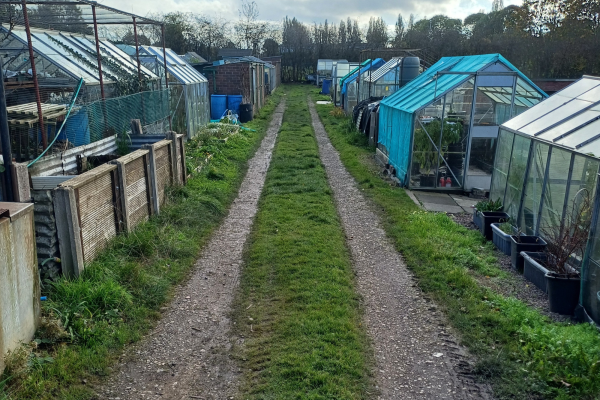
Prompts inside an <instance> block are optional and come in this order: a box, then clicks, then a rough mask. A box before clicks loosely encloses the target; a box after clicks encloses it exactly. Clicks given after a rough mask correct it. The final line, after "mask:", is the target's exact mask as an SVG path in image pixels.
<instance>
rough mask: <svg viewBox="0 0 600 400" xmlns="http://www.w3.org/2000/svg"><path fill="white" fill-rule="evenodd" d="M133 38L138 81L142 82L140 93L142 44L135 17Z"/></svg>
mask: <svg viewBox="0 0 600 400" xmlns="http://www.w3.org/2000/svg"><path fill="white" fill-rule="evenodd" d="M133 36H134V37H135V59H136V61H137V68H138V79H139V81H140V92H141V91H142V66H141V64H140V44H139V42H138V34H137V24H136V22H135V17H133Z"/></svg>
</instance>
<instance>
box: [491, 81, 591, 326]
mask: <svg viewBox="0 0 600 400" xmlns="http://www.w3.org/2000/svg"><path fill="white" fill-rule="evenodd" d="M599 156H600V78H595V77H588V76H585V77H584V78H583V79H581V80H579V81H577V82H575V83H574V84H572V85H570V86H568V87H567V88H565V89H563V90H561V91H560V92H558V93H556V94H555V95H553V96H552V97H550V98H548V100H545V101H543V102H542V103H540V104H539V105H537V106H536V107H533V108H531V109H530V110H528V111H526V112H524V113H523V114H521V115H519V116H517V117H515V118H513V119H511V120H510V121H508V122H506V123H505V124H503V125H502V126H501V127H500V135H499V138H498V149H497V152H496V160H495V163H494V174H493V179H492V188H491V192H490V198H492V199H498V198H500V199H501V200H503V204H504V209H505V210H506V212H507V213H508V214H509V215H510V216H511V219H512V220H513V221H514V222H513V225H515V226H518V227H519V228H520V229H521V231H522V232H524V233H525V234H529V235H542V236H543V231H544V229H545V228H548V227H553V226H559V225H560V223H561V221H563V220H564V219H565V216H566V215H567V213H568V212H569V211H568V209H569V207H571V205H572V204H573V203H574V202H575V203H577V202H580V201H581V196H580V195H581V193H589V195H590V196H591V199H592V204H593V207H592V210H591V218H592V228H591V231H590V233H589V239H588V243H587V249H586V252H585V256H584V260H583V263H581V278H582V279H581V282H582V288H581V298H580V304H581V305H582V310H584V311H585V314H587V316H588V317H591V319H593V320H594V321H595V322H596V323H600V239H599V238H598V237H597V235H596V233H597V232H598V228H599V226H598V224H599V223H600V219H599V218H598V214H599V211H600V196H597V195H596V194H597V190H596V188H597V185H598V176H599V175H598V173H599V169H598V168H599V167H600V158H599Z"/></svg>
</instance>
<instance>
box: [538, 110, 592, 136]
mask: <svg viewBox="0 0 600 400" xmlns="http://www.w3.org/2000/svg"><path fill="white" fill-rule="evenodd" d="M599 117H600V108H598V107H594V108H592V109H590V110H588V111H584V112H583V113H581V114H579V115H575V116H574V117H572V118H571V119H568V120H565V121H564V122H563V123H562V124H560V125H557V126H555V127H554V128H552V129H549V130H547V131H546V132H544V133H542V134H540V135H539V136H538V138H540V139H544V140H548V141H554V140H556V139H557V138H558V137H560V136H562V135H564V134H565V133H567V132H570V131H572V130H574V129H577V128H579V127H580V126H582V125H584V124H586V123H588V122H590V121H593V120H594V119H596V118H599Z"/></svg>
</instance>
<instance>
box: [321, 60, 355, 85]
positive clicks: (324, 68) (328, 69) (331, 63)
mask: <svg viewBox="0 0 600 400" xmlns="http://www.w3.org/2000/svg"><path fill="white" fill-rule="evenodd" d="M338 62H340V63H347V62H348V60H330V59H322V58H321V59H318V60H317V86H319V85H321V84H322V83H323V79H331V77H332V74H333V68H334V67H335V66H336V65H337V63H338Z"/></svg>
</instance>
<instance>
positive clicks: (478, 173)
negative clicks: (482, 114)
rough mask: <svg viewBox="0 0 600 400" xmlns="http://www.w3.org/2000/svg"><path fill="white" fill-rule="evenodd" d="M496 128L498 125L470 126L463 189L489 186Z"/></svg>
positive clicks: (496, 135)
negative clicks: (467, 160)
mask: <svg viewBox="0 0 600 400" xmlns="http://www.w3.org/2000/svg"><path fill="white" fill-rule="evenodd" d="M498 129H499V127H498V126H474V127H472V128H471V137H470V138H469V164H468V167H467V174H466V177H465V190H471V189H473V188H481V189H489V188H490V186H491V183H492V171H491V168H493V166H494V162H493V161H494V158H493V157H494V154H495V153H496V143H497V141H498Z"/></svg>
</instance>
